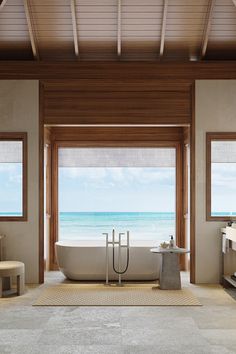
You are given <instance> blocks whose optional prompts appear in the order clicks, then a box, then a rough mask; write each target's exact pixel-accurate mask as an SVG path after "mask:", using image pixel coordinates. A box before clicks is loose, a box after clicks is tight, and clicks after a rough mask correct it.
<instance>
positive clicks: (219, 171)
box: [207, 133, 236, 221]
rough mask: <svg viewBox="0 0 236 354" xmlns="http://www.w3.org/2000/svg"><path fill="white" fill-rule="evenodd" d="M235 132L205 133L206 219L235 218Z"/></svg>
mask: <svg viewBox="0 0 236 354" xmlns="http://www.w3.org/2000/svg"><path fill="white" fill-rule="evenodd" d="M235 181H236V134H232V133H215V134H211V133H209V134H207V219H208V220H224V221H226V220H230V219H235V218H236V205H235V200H236V185H235Z"/></svg>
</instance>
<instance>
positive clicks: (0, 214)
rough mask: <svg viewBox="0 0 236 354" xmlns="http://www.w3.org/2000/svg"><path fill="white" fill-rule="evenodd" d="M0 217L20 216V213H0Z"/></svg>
mask: <svg viewBox="0 0 236 354" xmlns="http://www.w3.org/2000/svg"><path fill="white" fill-rule="evenodd" d="M0 216H22V213H17V212H16V213H13V212H11V211H10V212H5V213H2V212H0Z"/></svg>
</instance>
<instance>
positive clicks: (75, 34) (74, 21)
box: [70, 0, 79, 58]
mask: <svg viewBox="0 0 236 354" xmlns="http://www.w3.org/2000/svg"><path fill="white" fill-rule="evenodd" d="M70 8H71V18H72V29H73V39H74V49H75V55H76V58H79V39H78V27H77V19H76V0H71V1H70Z"/></svg>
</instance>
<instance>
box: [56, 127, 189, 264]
mask: <svg viewBox="0 0 236 354" xmlns="http://www.w3.org/2000/svg"><path fill="white" fill-rule="evenodd" d="M164 132H167V134H168V138H169V140H167V138H166V136H165V135H164V137H163V135H162V134H163V133H164ZM171 133H172V134H178V136H177V135H176V136H174V135H173V138H172V136H171ZM182 147H183V144H182V130H181V131H179V130H178V128H171V129H170V128H169V129H168V130H166V128H155V129H153V128H145V129H143V128H142V129H140V128H139V129H137V128H132V127H131V128H123V127H119V128H117V127H116V128H105V129H104V128H79V129H78V130H77V131H76V129H75V128H73V129H72V128H66V129H65V128H64V129H63V130H62V129H60V128H54V129H52V217H51V235H50V269H57V264H56V257H55V242H56V241H58V236H59V235H58V231H59V225H60V221H59V212H60V210H59V208H58V207H59V204H60V201H59V199H60V198H59V195H60V191H59V180H60V178H59V165H60V161H59V151H60V149H61V148H66V149H72V148H79V149H82V148H83V149H88V148H89V149H90V148H95V149H96V148H115V149H116V148H118V149H119V148H124V149H129V148H134V149H136V148H139V149H140V148H143V149H145V148H149V149H152V148H154V149H155V148H156V149H158V148H167V149H168V148H170V149H174V150H175V158H176V161H175V185H174V188H175V192H174V198H175V235H176V243H177V244H178V246H180V247H184V246H185V241H184V238H183V231H182V229H183V193H182V191H183V161H182V155H183V152H182ZM76 200H77V199H76ZM61 226H62V225H61ZM167 237H169V236H168V235H167ZM167 240H168V239H167Z"/></svg>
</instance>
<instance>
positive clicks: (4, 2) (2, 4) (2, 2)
mask: <svg viewBox="0 0 236 354" xmlns="http://www.w3.org/2000/svg"><path fill="white" fill-rule="evenodd" d="M6 2H7V0H2V1H0V11H1V10H2V9H3V7H4V5H6Z"/></svg>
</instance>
